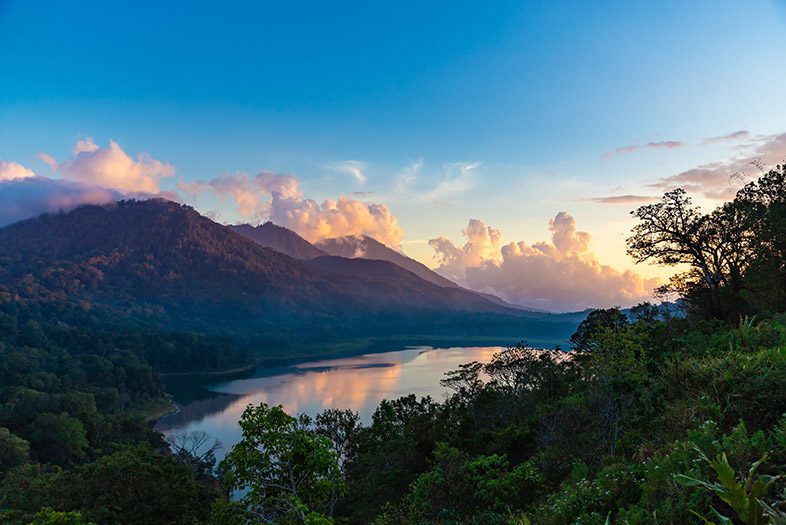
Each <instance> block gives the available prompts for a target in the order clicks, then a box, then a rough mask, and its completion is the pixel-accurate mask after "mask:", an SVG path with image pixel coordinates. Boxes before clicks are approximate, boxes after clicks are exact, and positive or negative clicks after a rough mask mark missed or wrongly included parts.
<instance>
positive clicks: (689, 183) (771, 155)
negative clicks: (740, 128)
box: [650, 133, 786, 200]
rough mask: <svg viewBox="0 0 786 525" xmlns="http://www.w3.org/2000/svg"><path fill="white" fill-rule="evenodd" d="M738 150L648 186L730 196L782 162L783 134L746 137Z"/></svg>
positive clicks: (785, 143) (784, 153)
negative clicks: (747, 138)
mask: <svg viewBox="0 0 786 525" xmlns="http://www.w3.org/2000/svg"><path fill="white" fill-rule="evenodd" d="M742 151H743V152H744V153H742V154H740V155H737V156H735V157H732V158H729V159H727V160H725V161H721V162H712V163H708V164H702V165H700V166H697V167H695V168H692V169H689V170H686V171H683V172H681V173H678V174H676V175H672V176H670V177H666V178H663V179H661V180H659V181H657V182H655V183H653V184H651V185H650V187H652V188H654V189H657V190H660V191H669V190H672V189H674V188H683V189H685V190H686V191H688V192H690V193H697V194H700V195H703V196H704V197H707V198H709V199H715V200H728V199H731V198H734V194H735V193H736V192H737V190H738V189H739V188H740V187H741V186H742V185H744V184H745V183H746V182H748V181H750V180H752V179H753V178H755V177H756V176H757V175H759V174H760V173H761V170H762V169H767V168H768V167H771V166H774V165H776V164H780V163H783V162H784V161H786V133H781V134H780V135H770V136H766V137H757V138H754V139H750V140H749V141H748V142H747V143H746V144H745V145H744V147H743V148H742Z"/></svg>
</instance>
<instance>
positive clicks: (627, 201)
mask: <svg viewBox="0 0 786 525" xmlns="http://www.w3.org/2000/svg"><path fill="white" fill-rule="evenodd" d="M589 200H590V201H592V202H596V203H598V204H624V205H638V204H644V203H647V202H652V201H656V200H658V197H653V196H651V195H609V196H606V197H593V198H591V199H589Z"/></svg>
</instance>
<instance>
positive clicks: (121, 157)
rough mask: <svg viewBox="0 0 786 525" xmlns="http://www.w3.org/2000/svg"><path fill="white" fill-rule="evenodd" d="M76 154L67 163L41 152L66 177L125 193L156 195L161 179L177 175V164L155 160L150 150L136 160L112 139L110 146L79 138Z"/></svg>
mask: <svg viewBox="0 0 786 525" xmlns="http://www.w3.org/2000/svg"><path fill="white" fill-rule="evenodd" d="M72 154H73V155H72V156H71V158H69V159H68V160H65V161H63V162H57V161H56V160H55V159H54V157H52V156H51V155H48V154H46V153H41V154H39V158H40V159H41V160H43V161H44V162H46V163H47V164H49V165H50V167H52V168H53V169H54V170H55V171H57V172H58V173H60V174H61V175H62V176H63V178H64V179H66V180H70V181H74V182H81V183H84V184H93V185H97V186H101V187H104V188H110V189H113V190H118V191H120V192H122V193H140V192H141V193H149V194H156V193H158V192H159V191H160V186H159V181H160V179H161V178H164V177H171V176H173V175H174V174H175V168H174V166H172V165H171V164H166V163H164V162H161V161H158V160H155V159H153V158H152V157H150V155H148V154H146V153H141V154H139V155H138V156H137V158H136V160H134V159H132V158H131V157H130V156H129V155H128V154H127V153H126V152H125V151H123V149H122V148H121V147H120V145H119V144H118V143H117V142H115V141H113V140H110V141H109V146H108V147H107V148H101V147H100V146H98V145H97V144H96V143H95V142H93V139H90V138H87V139H83V140H79V141H77V143H76V145H75V146H74V148H73V149H72Z"/></svg>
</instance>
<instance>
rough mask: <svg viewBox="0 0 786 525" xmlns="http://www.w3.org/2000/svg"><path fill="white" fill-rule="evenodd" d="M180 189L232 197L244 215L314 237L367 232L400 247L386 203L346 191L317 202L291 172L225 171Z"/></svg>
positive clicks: (398, 232)
mask: <svg viewBox="0 0 786 525" xmlns="http://www.w3.org/2000/svg"><path fill="white" fill-rule="evenodd" d="M178 188H180V189H181V190H182V191H183V192H185V193H187V194H189V195H198V194H200V193H202V192H205V191H210V192H213V193H215V194H216V195H218V196H219V197H221V198H227V197H229V198H232V199H233V200H234V201H235V203H236V205H237V212H238V214H239V215H240V216H241V217H242V218H243V219H244V220H248V221H251V222H262V221H263V220H266V219H270V220H271V221H273V222H274V223H276V224H278V225H280V226H284V227H286V228H290V229H292V230H294V231H295V232H297V233H298V234H300V235H301V236H303V237H304V238H306V239H307V240H309V241H312V242H314V241H318V240H320V239H326V238H330V237H342V236H345V235H369V236H371V237H373V238H375V239H377V240H378V241H380V242H382V243H385V244H387V245H388V246H391V247H393V248H398V247H399V246H400V245H401V239H402V237H403V235H404V232H403V231H402V229H401V227H400V226H399V225H398V221H397V219H396V217H395V215H393V212H392V211H391V210H390V208H388V207H387V206H385V205H384V204H370V203H365V202H361V201H359V200H355V199H351V198H349V197H346V196H340V197H338V198H336V199H326V200H324V201H323V202H322V203H321V204H320V203H317V202H316V201H315V200H313V199H305V198H304V197H303V193H302V192H301V191H300V187H299V184H298V181H297V179H296V178H295V177H294V176H292V175H282V174H277V173H270V172H262V173H259V174H258V175H255V176H249V175H248V174H245V173H235V174H224V175H222V176H221V177H218V178H215V179H212V180H209V181H196V182H186V181H183V180H181V181H180V182H179V183H178Z"/></svg>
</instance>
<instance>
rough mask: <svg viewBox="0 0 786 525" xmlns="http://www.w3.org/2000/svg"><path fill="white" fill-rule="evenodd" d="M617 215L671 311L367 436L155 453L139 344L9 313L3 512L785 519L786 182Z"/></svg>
mask: <svg viewBox="0 0 786 525" xmlns="http://www.w3.org/2000/svg"><path fill="white" fill-rule="evenodd" d="M634 216H635V217H636V218H637V219H638V224H637V226H636V227H635V228H634V231H633V234H632V236H631V237H630V239H629V240H628V246H629V250H630V253H631V255H632V256H633V257H634V258H635V259H636V260H639V261H647V260H654V261H656V262H658V263H661V264H664V265H676V264H681V265H683V267H685V268H687V270H686V271H685V272H683V273H681V274H679V275H677V276H675V277H674V278H673V279H672V281H671V282H670V283H669V284H668V285H667V286H665V287H663V288H662V290H661V293H663V294H670V295H672V296H678V297H679V300H680V304H681V305H682V306H683V308H682V310H683V311H682V312H680V313H679V314H672V313H669V311H667V310H664V309H662V308H657V307H655V306H652V305H649V304H642V305H639V306H637V307H635V308H633V309H631V310H630V311H625V312H623V311H621V310H620V309H617V308H611V309H606V310H595V311H593V312H591V313H590V314H589V316H588V317H587V318H586V320H585V321H584V322H582V324H581V325H580V326H579V329H578V330H577V331H576V332H575V334H574V335H573V337H572V338H571V346H572V349H571V350H572V351H571V352H558V351H539V350H534V349H531V348H527V347H526V346H523V345H519V346H516V347H512V348H509V349H508V350H506V351H502V352H500V353H499V354H498V355H496V356H495V357H494V358H493V359H492V360H491V361H490V362H489V363H485V364H481V363H467V364H465V365H463V366H461V367H460V368H459V369H458V370H455V371H453V372H451V373H449V374H448V375H446V377H445V378H444V380H443V384H444V385H445V387H446V388H447V389H448V390H449V391H450V395H449V397H448V398H447V399H446V400H445V401H444V402H437V401H435V400H433V399H430V398H420V399H418V398H416V397H415V396H414V395H411V396H407V397H403V398H400V399H396V400H389V401H384V402H382V403H381V404H380V405H379V407H378V408H377V410H376V412H375V413H374V415H373V418H372V421H371V423H370V424H369V425H362V424H360V422H359V420H358V416H357V414H354V413H352V412H349V411H341V410H329V411H326V412H323V413H321V414H318V415H316V416H314V417H313V418H311V417H307V416H304V415H300V416H297V415H290V414H286V413H285V412H284V411H283V410H282V409H281V408H280V407H269V406H266V405H264V404H263V405H258V406H249V407H248V408H247V410H246V411H245V413H244V415H243V418H242V419H241V421H240V425H241V428H242V430H243V439H242V441H241V442H240V443H238V444H237V445H236V446H234V447H233V448H232V449H231V450H230V451H228V454H227V456H226V457H225V459H224V460H223V461H222V462H220V463H219V464H217V465H216V464H215V456H214V449H213V448H212V447H210V446H209V443H210V441H209V440H208V439H206V437H205V436H199V435H194V436H183V437H182V439H180V440H179V441H177V442H175V443H174V444H173V446H172V447H171V448H168V447H167V445H166V443H163V442H162V440H161V438H160V436H159V435H157V434H155V433H153V432H151V431H150V430H149V427H148V426H147V425H146V424H145V420H144V414H146V413H150V407H151V406H154V405H155V404H156V403H158V402H161V400H162V396H163V390H162V388H161V384H160V382H159V380H158V378H157V376H156V373H155V372H154V369H153V367H152V366H151V359H154V357H152V356H150V355H148V354H147V353H146V348H147V346H148V343H147V341H146V340H145V338H146V337H149V338H154V337H155V336H154V335H152V334H149V335H145V333H141V334H136V335H132V334H131V333H126V334H125V335H124V334H123V333H122V332H119V333H118V334H117V335H114V336H112V337H110V336H107V335H105V334H104V335H100V334H99V333H98V330H97V327H96V326H93V327H92V328H91V325H90V324H88V325H86V326H85V328H83V329H77V328H73V327H72V325H68V324H65V325H63V326H61V325H59V324H58V323H56V322H52V321H48V322H45V321H44V320H45V319H50V320H51V319H52V317H51V316H50V315H49V313H48V312H46V311H41V310H35V309H26V310H21V309H20V310H19V311H16V312H14V311H11V312H8V313H4V314H3V317H2V318H0V322H2V328H3V329H2V340H1V341H0V384H1V385H2V388H1V389H0V477H2V482H1V483H0V508H2V510H0V518H2V520H3V521H4V522H9V523H49V524H56V523H61V524H80V523H212V524H245V523H276V524H279V523H280V524H295V523H303V524H330V523H334V524H367V523H376V524H379V525H382V524H391V525H392V524H435V525H436V524H440V525H448V524H466V523H468V524H478V525H480V524H522V525H523V524H528V523H534V524H538V525H540V524H555V525H556V524H567V523H581V524H605V523H610V524H617V523H619V524H648V523H658V524H683V523H717V524H726V523H737V524H739V523H744V524H765V523H766V524H783V523H786V478H784V477H782V475H783V474H784V473H785V470H786V388H784V386H783V385H784V384H786V170H784V168H783V167H778V168H777V169H774V170H771V171H769V172H767V173H765V174H763V175H762V176H761V177H760V178H759V179H758V180H756V181H754V182H751V183H749V184H748V185H746V186H745V187H744V188H743V189H742V190H741V191H740V192H739V193H738V194H737V196H736V198H735V199H734V200H733V201H731V202H729V203H727V204H724V205H723V206H721V207H719V208H718V209H716V210H713V211H712V212H710V213H703V212H702V211H701V210H699V209H698V208H696V207H694V206H693V205H692V204H691V202H690V200H689V199H688V198H687V196H686V195H685V193H684V192H682V191H681V190H677V191H674V192H669V193H667V194H666V195H664V197H663V199H662V200H661V201H660V202H658V203H656V204H651V205H647V206H643V207H641V208H639V209H638V210H636V211H635V212H634ZM96 322H97V323H100V320H97V321H96ZM160 337H162V339H161V340H160V341H158V342H157V343H156V344H158V345H159V346H161V347H166V346H167V345H168V344H172V345H174V344H175V343H174V342H172V341H170V340H168V338H169V337H172V338H177V337H180V338H182V337H187V336H186V335H180V336H178V335H171V336H160ZM193 344H194V345H200V344H213V343H212V342H211V341H210V340H201V339H199V338H196V339H194V341H193ZM168 359H169V358H168ZM230 493H234V494H235V495H236V496H237V497H236V498H229V494H230Z"/></svg>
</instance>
